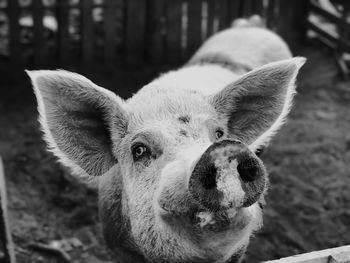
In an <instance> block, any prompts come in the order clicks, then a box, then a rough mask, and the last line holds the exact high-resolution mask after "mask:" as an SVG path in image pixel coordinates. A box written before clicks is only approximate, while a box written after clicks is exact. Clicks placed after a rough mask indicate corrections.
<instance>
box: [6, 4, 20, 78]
mask: <svg viewBox="0 0 350 263" xmlns="http://www.w3.org/2000/svg"><path fill="white" fill-rule="evenodd" d="M8 10H9V14H8V17H9V24H10V63H11V71H12V72H14V73H15V74H14V75H17V74H18V73H19V71H20V70H22V68H23V61H22V55H21V42H20V41H21V40H20V26H19V12H20V8H19V5H18V1H8Z"/></svg>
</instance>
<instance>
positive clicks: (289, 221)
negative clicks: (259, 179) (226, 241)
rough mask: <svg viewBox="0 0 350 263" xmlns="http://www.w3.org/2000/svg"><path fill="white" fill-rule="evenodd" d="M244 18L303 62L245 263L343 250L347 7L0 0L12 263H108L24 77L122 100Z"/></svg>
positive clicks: (92, 198)
mask: <svg viewBox="0 0 350 263" xmlns="http://www.w3.org/2000/svg"><path fill="white" fill-rule="evenodd" d="M253 14H259V15H260V16H262V17H263V19H264V21H265V23H266V26H267V27H268V28H270V29H271V30H274V31H276V32H277V33H278V34H279V35H281V36H282V37H283V38H284V39H285V40H286V41H287V43H288V44H289V46H290V47H291V49H292V51H293V54H294V55H302V56H305V57H307V58H308V62H307V64H306V65H305V66H304V68H303V69H302V72H301V74H300V75H299V77H298V89H297V90H298V95H297V96H296V98H295V104H294V107H293V109H292V111H291V114H290V117H289V120H288V122H287V125H285V126H284V127H283V129H282V130H281V131H280V132H279V133H278V135H277V136H276V137H275V139H274V140H273V142H272V143H271V145H270V147H269V148H268V149H266V151H265V152H264V154H263V155H262V159H263V161H264V162H265V164H266V166H267V169H268V171H269V173H270V181H271V186H270V190H269V194H268V196H267V200H266V201H267V206H266V208H265V212H264V213H265V214H264V223H265V226H264V227H263V229H262V230H261V231H260V232H259V233H257V234H256V235H255V237H253V238H252V240H251V243H250V246H249V247H248V252H247V256H246V259H245V262H249V263H251V262H253V263H254V262H260V261H263V260H270V259H275V258H280V257H284V256H289V255H294V254H298V253H303V252H308V251H312V250H319V249H324V248H329V247H337V246H342V245H346V244H350V234H349V233H350V191H349V186H350V174H349V173H350V172H349V171H350V85H349V84H350V82H349V81H348V77H349V70H348V65H349V60H350V56H349V54H350V1H346V0H319V1H317V0H310V1H308V0H294V1H287V0H216V1H215V0H0V155H1V157H2V159H3V162H4V167H5V178H6V183H7V189H6V191H7V194H8V204H7V206H8V218H9V222H8V224H9V225H10V226H11V231H12V236H13V241H14V250H15V254H16V257H17V261H18V262H24V263H26V262H61V261H62V255H61V256H57V254H55V253H50V252H49V251H45V250H44V251H43V249H40V247H39V249H38V246H37V244H50V245H52V246H56V247H60V248H62V250H63V251H65V252H66V253H67V255H68V256H69V257H71V258H72V260H73V261H72V262H84V263H86V262H88V263H89V262H91V263H92V262H94V263H96V262H101V263H102V262H112V255H111V254H110V253H109V251H108V250H107V249H106V247H105V245H104V241H103V238H102V237H101V232H100V225H99V222H98V213H97V194H96V191H95V189H94V188H93V187H88V186H86V185H85V184H83V183H82V182H80V181H79V180H77V179H76V178H74V177H72V176H70V175H69V172H67V171H66V170H64V168H62V167H61V166H60V165H58V164H57V162H56V158H55V157H53V155H52V154H50V153H47V152H46V150H45V144H44V142H43V141H42V139H41V136H42V134H41V132H40V130H39V124H38V121H37V116H38V114H37V110H36V101H35V98H34V94H33V91H32V88H31V85H30V83H29V79H28V77H27V76H26V75H25V74H24V69H56V68H62V69H66V70H71V71H75V72H78V73H81V74H84V75H86V76H88V77H89V78H90V79H91V80H93V81H94V82H95V83H97V84H98V85H100V86H103V87H106V88H108V89H110V90H112V91H114V92H116V93H117V94H118V95H120V96H121V97H123V98H128V97H130V96H131V95H132V94H133V93H135V92H136V91H137V90H138V89H140V88H141V87H142V86H143V85H145V84H146V83H148V82H149V81H151V80H152V78H154V77H156V76H158V75H159V74H160V72H162V71H166V70H169V69H173V68H176V67H178V66H181V65H182V64H183V63H184V62H185V61H186V60H187V59H188V58H189V57H190V56H191V54H193V52H194V51H195V50H196V48H198V47H199V45H200V44H201V43H202V42H203V41H204V40H205V39H206V38H208V37H209V36H210V35H212V34H214V33H215V32H217V31H219V30H221V29H224V28H227V27H229V26H230V24H231V23H232V21H233V20H234V19H236V18H239V17H249V16H251V15H253ZM262 44H263V43H262ZM0 188H1V187H0ZM2 191H4V189H2ZM0 233H1V231H0ZM4 243H5V241H4V240H2V241H0V257H1V255H3V254H1V251H2V248H1V247H2V246H4ZM58 258H61V261H60V260H59V259H58ZM0 261H1V259H0ZM62 262H65V261H62Z"/></svg>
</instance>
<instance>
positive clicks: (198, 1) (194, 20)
mask: <svg viewBox="0 0 350 263" xmlns="http://www.w3.org/2000/svg"><path fill="white" fill-rule="evenodd" d="M187 4H188V20H187V21H188V23H187V52H186V57H187V58H189V57H190V56H192V55H193V53H194V52H195V51H196V49H197V48H198V47H199V46H200V44H201V43H202V31H201V23H202V0H188V1H187Z"/></svg>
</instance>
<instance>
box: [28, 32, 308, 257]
mask: <svg viewBox="0 0 350 263" xmlns="http://www.w3.org/2000/svg"><path fill="white" fill-rule="evenodd" d="M290 57H291V54H290V51H289V49H288V47H287V46H286V45H285V43H284V42H283V41H282V40H281V39H280V38H279V37H278V36H276V35H275V34H273V33H271V32H270V31H267V30H265V29H260V28H233V29H228V30H226V31H223V32H221V33H219V34H217V35H215V36H213V37H212V38H210V39H209V40H207V41H206V42H205V43H204V44H203V46H202V47H201V48H200V49H199V51H198V52H197V53H196V54H195V55H194V56H193V57H192V59H191V60H190V61H189V63H188V64H187V65H185V66H184V67H182V68H181V69H179V70H177V71H172V72H169V73H166V74H164V75H162V76H161V77H159V78H158V79H156V80H154V81H153V82H151V83H150V84H148V85H146V86H145V87H143V88H142V89H141V90H140V91H139V92H138V93H137V94H136V95H134V96H133V97H132V98H130V99H129V100H127V101H122V100H121V99H120V98H118V97H117V96H115V95H114V94H111V93H110V92H108V91H105V90H102V89H101V88H99V87H97V86H95V85H94V84H93V83H91V82H89V81H88V80H87V79H85V78H83V77H81V76H78V75H76V74H72V73H66V72H57V73H56V72H45V71H39V72H34V73H30V75H31V77H32V80H33V84H34V87H35V89H36V95H37V98H38V102H39V111H40V114H41V117H42V119H41V123H42V127H43V130H44V132H45V134H46V140H47V141H48V143H49V146H50V148H51V149H52V151H53V152H54V153H55V154H56V155H57V156H59V157H60V159H61V161H62V162H63V163H64V164H65V165H67V166H69V167H71V168H72V169H73V171H75V173H78V174H81V175H82V174H83V175H86V174H88V175H96V176H98V175H102V176H101V177H99V208H100V214H101V221H102V223H103V228H104V234H105V237H106V240H107V243H108V245H109V246H110V247H111V248H112V249H113V250H114V251H115V253H116V255H117V257H118V262H136V263H137V262H240V260H241V258H242V255H243V253H244V251H245V249H246V247H247V245H248V242H249V238H250V236H251V234H252V232H254V231H255V230H258V229H259V228H260V226H261V224H262V215H261V213H262V211H261V208H260V207H261V205H260V204H259V203H260V202H261V200H262V199H263V195H264V193H265V191H266V187H267V182H268V179H267V176H266V172H265V169H264V167H263V164H262V162H261V161H260V160H259V159H258V158H257V157H256V156H255V154H254V153H253V152H254V151H255V150H257V149H258V148H259V147H261V146H264V145H266V144H267V143H268V141H269V139H270V137H271V136H272V135H273V134H274V133H275V132H276V131H277V129H278V128H279V127H280V126H281V124H282V123H283V120H284V119H285V116H286V114H287V113H288V110H289V106H290V103H291V98H292V94H293V92H294V81H295V77H296V74H297V71H298V69H299V68H300V66H301V65H302V63H303V60H302V59H292V60H284V59H287V58H290ZM279 60H284V61H281V62H277V63H272V64H270V65H268V66H265V67H262V68H259V67H261V66H262V65H265V64H267V63H271V62H275V61H279ZM257 67H258V68H259V69H257V70H255V71H252V72H249V73H248V74H246V75H244V76H243V77H242V74H244V73H246V72H248V71H250V70H251V69H254V68H257ZM57 87H59V88H57ZM63 87H65V88H63ZM75 90H77V91H75ZM97 94H99V95H97ZM67 95H68V96H67ZM61 97H63V99H62V98H61ZM95 97H97V99H96V98H95ZM57 98H59V99H57ZM72 98H73V100H74V98H76V100H78V101H80V103H78V104H76V102H75V104H74V102H72V103H73V104H74V105H70V104H69V103H68V102H66V101H67V100H68V101H70V100H72ZM82 112H83V113H86V114H81V113H82ZM91 112H93V114H90V113H91ZM57 116H59V118H58V117H57ZM60 116H62V117H60ZM65 116H72V117H71V118H70V119H66V118H65ZM76 120H77V122H76ZM71 124H72V125H71ZM105 125H107V127H106V128H104V129H100V127H102V126H105ZM71 130H74V131H75V132H74V133H71ZM80 133H81V134H80ZM73 146H74V147H73ZM248 148H249V149H248ZM89 160H94V161H93V162H92V161H89ZM247 162H248V166H246V163H247ZM243 164H244V165H243ZM251 174H253V177H252V176H251Z"/></svg>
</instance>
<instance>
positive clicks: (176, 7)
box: [165, 0, 182, 63]
mask: <svg viewBox="0 0 350 263" xmlns="http://www.w3.org/2000/svg"><path fill="white" fill-rule="evenodd" d="M166 10H167V12H166V21H167V23H166V25H167V30H166V52H165V54H166V57H167V62H170V63H174V62H179V61H181V33H182V32H181V16H182V1H181V0H172V1H168V2H167V7H166Z"/></svg>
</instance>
